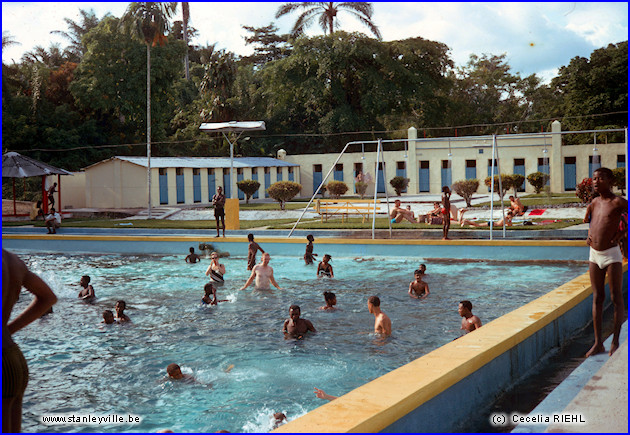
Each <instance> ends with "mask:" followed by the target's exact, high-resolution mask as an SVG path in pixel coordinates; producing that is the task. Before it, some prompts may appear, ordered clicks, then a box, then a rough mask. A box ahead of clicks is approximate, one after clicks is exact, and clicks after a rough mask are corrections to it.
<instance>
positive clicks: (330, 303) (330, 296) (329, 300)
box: [320, 292, 337, 310]
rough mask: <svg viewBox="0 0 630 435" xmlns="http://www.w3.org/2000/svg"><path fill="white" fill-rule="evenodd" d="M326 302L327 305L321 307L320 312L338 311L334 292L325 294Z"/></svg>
mask: <svg viewBox="0 0 630 435" xmlns="http://www.w3.org/2000/svg"><path fill="white" fill-rule="evenodd" d="M324 301H326V305H325V306H323V307H320V310H336V309H337V307H335V305H337V296H336V295H335V294H334V293H333V292H324Z"/></svg>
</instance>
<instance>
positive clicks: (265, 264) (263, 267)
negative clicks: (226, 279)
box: [240, 252, 282, 290]
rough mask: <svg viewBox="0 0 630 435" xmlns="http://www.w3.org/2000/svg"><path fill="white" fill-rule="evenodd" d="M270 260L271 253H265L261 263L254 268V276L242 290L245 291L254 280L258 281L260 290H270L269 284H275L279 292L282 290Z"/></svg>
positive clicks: (251, 276) (257, 286) (252, 275)
mask: <svg viewBox="0 0 630 435" xmlns="http://www.w3.org/2000/svg"><path fill="white" fill-rule="evenodd" d="M270 259H271V256H270V255H269V253H268V252H265V253H264V254H263V255H262V258H261V263H260V264H257V265H256V266H254V268H253V269H252V274H251V275H250V276H249V279H248V280H247V282H246V283H245V285H244V286H243V287H241V288H240V290H245V289H246V288H247V287H248V286H249V285H250V284H251V283H252V281H254V279H256V288H257V289H258V290H268V289H269V288H270V286H269V283H271V284H273V285H274V286H275V287H276V288H277V289H278V290H282V289H281V288H280V286H279V285H278V283H277V282H276V280H275V279H274V277H273V268H272V267H271V266H269V260H270Z"/></svg>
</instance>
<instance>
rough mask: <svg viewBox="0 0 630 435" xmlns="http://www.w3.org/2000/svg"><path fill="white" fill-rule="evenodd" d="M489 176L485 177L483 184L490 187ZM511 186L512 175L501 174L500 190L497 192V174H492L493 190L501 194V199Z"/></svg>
mask: <svg viewBox="0 0 630 435" xmlns="http://www.w3.org/2000/svg"><path fill="white" fill-rule="evenodd" d="M490 182H491V177H486V179H485V180H484V184H485V185H486V186H488V187H490ZM511 188H512V176H511V175H508V174H501V191H500V192H499V176H498V175H495V176H494V191H495V192H496V193H498V194H499V196H501V201H503V197H504V196H505V194H506V192H507V191H508V190H510V189H511Z"/></svg>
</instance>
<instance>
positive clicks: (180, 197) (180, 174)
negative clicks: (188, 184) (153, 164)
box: [175, 168, 185, 204]
mask: <svg viewBox="0 0 630 435" xmlns="http://www.w3.org/2000/svg"><path fill="white" fill-rule="evenodd" d="M175 187H176V189H177V203H178V204H183V203H184V202H185V197H184V196H185V195H184V171H183V170H182V169H180V168H177V172H176V175H175Z"/></svg>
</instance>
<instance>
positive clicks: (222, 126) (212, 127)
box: [199, 121, 265, 196]
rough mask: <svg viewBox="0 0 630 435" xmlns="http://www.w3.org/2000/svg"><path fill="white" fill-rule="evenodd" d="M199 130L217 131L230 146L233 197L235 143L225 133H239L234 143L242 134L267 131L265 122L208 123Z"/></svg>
mask: <svg viewBox="0 0 630 435" xmlns="http://www.w3.org/2000/svg"><path fill="white" fill-rule="evenodd" d="M199 130H205V131H216V132H219V131H220V132H221V133H223V137H224V138H225V140H227V141H228V143H229V144H230V196H232V171H233V170H234V143H232V142H230V139H228V137H227V136H226V134H225V132H226V131H227V132H230V131H232V132H237V133H238V137H237V138H236V140H234V142H236V141H237V140H238V138H239V137H241V134H243V132H245V131H261V130H265V121H229V122H206V123H204V124H201V126H200V127H199Z"/></svg>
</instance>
